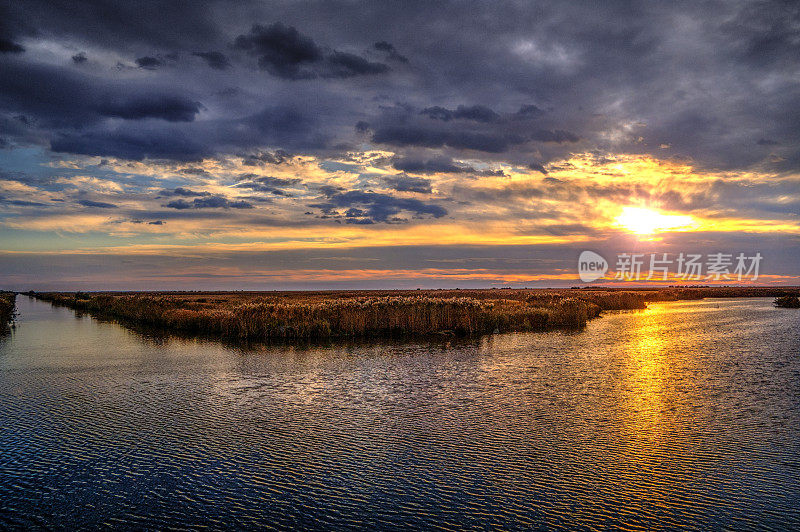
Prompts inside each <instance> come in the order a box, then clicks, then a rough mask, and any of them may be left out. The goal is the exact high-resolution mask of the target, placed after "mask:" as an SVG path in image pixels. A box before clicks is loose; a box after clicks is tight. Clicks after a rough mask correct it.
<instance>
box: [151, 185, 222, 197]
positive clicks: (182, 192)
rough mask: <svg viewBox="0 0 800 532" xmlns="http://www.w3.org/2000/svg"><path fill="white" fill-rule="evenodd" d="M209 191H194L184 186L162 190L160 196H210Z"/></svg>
mask: <svg viewBox="0 0 800 532" xmlns="http://www.w3.org/2000/svg"><path fill="white" fill-rule="evenodd" d="M210 195H211V192H206V191H196V190H191V189H188V188H184V187H178V188H175V189H173V190H162V191H161V196H183V197H184V198H190V197H195V196H210Z"/></svg>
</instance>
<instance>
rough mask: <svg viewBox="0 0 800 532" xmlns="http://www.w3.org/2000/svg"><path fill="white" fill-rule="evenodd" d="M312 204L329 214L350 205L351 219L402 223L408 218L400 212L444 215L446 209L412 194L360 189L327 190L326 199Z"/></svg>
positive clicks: (348, 210)
mask: <svg viewBox="0 0 800 532" xmlns="http://www.w3.org/2000/svg"><path fill="white" fill-rule="evenodd" d="M309 207H314V208H317V209H321V210H322V212H323V213H324V214H325V215H327V216H337V215H339V212H338V211H337V209H342V208H344V209H347V212H346V218H347V222H348V223H375V222H383V223H402V222H407V221H408V220H407V219H406V218H402V217H400V216H399V215H400V214H401V213H403V212H410V213H412V214H414V215H417V216H423V215H430V216H433V217H434V218H441V217H442V216H446V215H447V210H446V209H445V208H443V207H441V206H439V205H434V204H430V203H425V202H423V201H420V200H417V199H413V198H396V197H393V196H390V195H387V194H378V193H375V192H361V191H358V190H351V191H347V192H330V191H329V192H328V193H327V194H326V195H325V199H324V201H322V202H320V203H314V204H310V205H309Z"/></svg>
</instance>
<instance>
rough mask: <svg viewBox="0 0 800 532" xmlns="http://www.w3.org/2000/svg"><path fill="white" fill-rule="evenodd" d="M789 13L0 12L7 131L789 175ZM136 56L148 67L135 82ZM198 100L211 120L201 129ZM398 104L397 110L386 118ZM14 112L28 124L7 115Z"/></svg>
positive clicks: (784, 5)
mask: <svg viewBox="0 0 800 532" xmlns="http://www.w3.org/2000/svg"><path fill="white" fill-rule="evenodd" d="M799 11H800V6H798V4H797V3H796V2H781V1H777V0H776V1H766V2H762V1H741V2H721V1H717V0H701V1H699V2H692V3H680V4H673V3H650V2H635V1H634V2H606V3H603V4H602V5H596V4H587V3H519V2H514V1H511V0H508V1H502V0H501V1H498V2H491V3H474V4H471V5H470V13H469V15H466V14H465V12H464V9H463V5H462V4H461V3H459V2H448V1H445V2H437V3H435V4H430V3H425V4H418V5H417V4H414V3H413V2H412V3H411V4H408V3H402V4H401V3H395V2H385V1H380V0H378V1H376V2H371V3H370V4H369V8H368V9H365V6H364V4H362V3H359V2H345V1H331V2H324V3H322V2H304V1H301V2H286V3H284V2H280V3H279V2H268V3H264V4H256V3H253V4H248V5H247V6H246V7H242V6H240V5H236V4H230V3H227V2H218V1H216V0H200V1H198V2H192V3H188V2H185V1H182V0H171V1H169V0H168V1H164V2H155V1H145V2H136V3H129V2H121V1H118V2H114V1H105V2H100V1H99V0H97V1H95V0H79V1H77V2H74V1H67V0H48V1H45V0H28V1H26V2H13V3H5V4H3V5H2V6H0V51H2V52H3V53H0V61H2V65H0V68H2V71H3V75H2V76H0V136H2V138H4V139H6V144H7V145H16V144H19V143H22V144H39V145H42V146H48V145H50V144H51V143H52V145H53V147H54V148H56V149H58V150H61V151H73V152H74V153H86V154H97V155H109V156H111V155H114V156H118V157H130V158H135V159H142V158H146V157H161V158H174V159H177V160H194V159H197V158H198V157H203V156H209V155H214V154H231V153H233V154H239V153H253V152H257V151H259V150H264V149H267V148H268V149H269V150H270V152H276V150H286V151H291V152H292V153H295V154H298V155H301V154H315V155H317V154H321V155H326V154H330V153H335V152H342V151H344V150H346V149H350V148H352V147H353V146H355V145H358V143H362V142H369V141H372V143H375V144H379V145H381V146H382V147H387V148H389V149H392V150H393V151H396V152H398V154H399V155H401V156H403V157H405V156H412V155H414V153H415V152H417V151H419V149H424V150H427V151H428V152H430V153H428V154H427V155H426V156H425V157H424V158H422V157H419V159H420V160H430V159H433V158H434V157H445V158H455V159H459V158H463V157H461V152H478V153H477V154H476V153H471V154H470V153H468V154H467V155H468V156H479V157H480V158H483V159H485V160H486V161H487V162H498V161H505V162H509V163H512V164H514V165H516V166H518V167H523V166H525V165H527V164H529V163H530V161H536V163H537V164H540V165H542V167H546V166H547V165H548V164H549V163H551V162H553V161H556V160H558V159H561V158H564V157H568V156H569V155H570V154H571V153H574V152H585V151H589V150H599V151H601V152H610V153H614V152H618V153H619V152H624V153H642V154H649V155H653V156H655V157H658V158H664V157H686V158H690V159H691V160H692V161H693V163H695V164H696V165H699V166H701V167H709V168H721V169H736V170H742V169H765V170H774V171H781V172H791V171H797V170H798V169H800V115H798V112H797V109H800V86H798V82H797V74H798V71H800V60H799V59H798V57H800V14H799ZM387 20H391V21H392V24H390V25H389V24H386V23H385V22H386V21H387ZM276 21H280V22H276ZM254 23H255V24H254ZM40 44H41V46H40ZM62 45H63V50H76V49H85V50H87V53H89V54H90V57H91V61H89V62H87V63H85V64H83V65H81V68H80V69H78V68H77V66H78V63H76V62H74V61H71V60H70V58H71V54H74V52H71V53H69V54H68V53H66V52H64V54H65V55H64V56H63V58H61V59H62V62H61V63H60V64H61V65H68V66H69V68H58V67H55V66H52V65H53V64H55V63H53V62H52V61H51V60H50V59H48V60H45V59H44V57H45V55H43V51H42V50H44V49H46V50H50V51H51V52H48V53H56V52H52V51H53V50H58V49H62V48H60V47H61V46H62ZM78 47H80V48H78ZM23 49H24V52H23ZM400 51H402V55H401V54H400ZM78 55H79V54H78ZM107 57H122V58H127V59H126V60H125V61H123V63H125V65H128V66H127V67H126V66H125V65H122V66H121V67H119V68H117V67H116V65H115V64H111V63H108V62H106V63H104V61H108V60H107V59H104V58H107ZM406 57H411V58H412V61H410V62H409V61H407V59H406ZM137 58H138V60H139V61H138V64H139V66H142V67H145V68H129V67H130V65H134V64H136V63H134V61H135V60H136V59H137ZM147 58H149V59H147ZM170 58H175V59H174V60H173V59H170ZM165 63H168V64H169V67H170V68H169V69H167V68H162V65H163V64H165ZM389 65H391V68H390V67H389ZM153 67H157V68H156V70H154V71H149V70H147V68H153ZM256 68H261V69H262V70H264V71H267V72H269V73H271V74H272V75H271V76H269V75H265V76H257V75H255V73H254V72H252V71H253V70H255V69H256ZM303 80H305V81H303ZM289 86H291V87H289ZM170 102H173V103H177V105H170ZM199 102H202V105H203V106H205V107H206V108H207V109H208V110H209V114H210V115H213V120H212V119H210V118H209V119H207V120H198V116H199V115H200V111H201V110H203V107H200V106H199V105H195V104H198V103H199ZM391 102H400V106H401V107H402V106H403V105H405V104H404V103H403V102H408V103H409V106H408V107H409V108H410V111H408V112H407V113H405V114H404V113H400V112H397V111H388V112H387V107H386V106H387V105H388V104H390V103H391ZM262 110H263V112H262ZM420 112H422V113H423V114H420ZM19 114H24V115H25V116H29V117H30V118H31V119H32V120H34V121H35V125H34V126H27V127H25V128H22V127H20V125H19V124H18V123H16V122H12V121H9V120H8V117H11V116H16V115H19ZM119 120H122V121H123V122H124V123H123V124H122V125H120V124H116V122H117V121H119ZM135 120H141V121H149V122H154V121H161V122H162V123H159V124H148V126H147V127H143V126H141V125H138V124H130V123H128V122H132V121H135ZM170 121H171V122H170ZM176 122H180V124H181V126H180V127H176V126H175V125H174V124H175V123H176ZM356 124H359V126H358V127H356V128H355V129H354V126H355V125H356ZM149 135H152V136H153V139H154V140H153V141H152V142H148V140H147V136H149ZM759 139H761V140H763V141H764V142H759ZM159 143H165V145H164V146H163V147H162V146H159V145H158V144H159ZM661 146H668V148H661ZM251 150H252V151H251ZM254 162H255V161H254ZM266 162H268V161H266Z"/></svg>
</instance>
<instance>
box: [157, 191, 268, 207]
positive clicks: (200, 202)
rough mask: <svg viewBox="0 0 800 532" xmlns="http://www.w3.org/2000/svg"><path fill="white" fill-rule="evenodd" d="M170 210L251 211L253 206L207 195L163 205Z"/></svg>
mask: <svg viewBox="0 0 800 532" xmlns="http://www.w3.org/2000/svg"><path fill="white" fill-rule="evenodd" d="M163 207H168V208H170V209H178V210H184V209H252V208H253V205H252V204H251V203H248V202H246V201H244V200H238V201H231V200H229V199H228V198H226V197H224V196H218V195H208V196H204V197H202V198H195V199H193V200H192V201H191V202H189V201H186V200H185V199H177V200H174V201H170V202H169V203H167V204H165V205H163Z"/></svg>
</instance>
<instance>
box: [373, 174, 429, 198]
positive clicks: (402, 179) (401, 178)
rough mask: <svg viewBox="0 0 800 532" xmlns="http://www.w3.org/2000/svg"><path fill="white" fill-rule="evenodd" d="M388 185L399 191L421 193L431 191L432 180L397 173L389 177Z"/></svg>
mask: <svg viewBox="0 0 800 532" xmlns="http://www.w3.org/2000/svg"><path fill="white" fill-rule="evenodd" d="M384 181H386V185H387V186H388V187H389V188H391V189H393V190H396V191H398V192H419V193H421V194H430V193H431V182H430V181H429V180H427V179H423V178H421V177H412V176H408V175H396V176H391V177H387V178H386V179H385V180H384Z"/></svg>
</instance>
